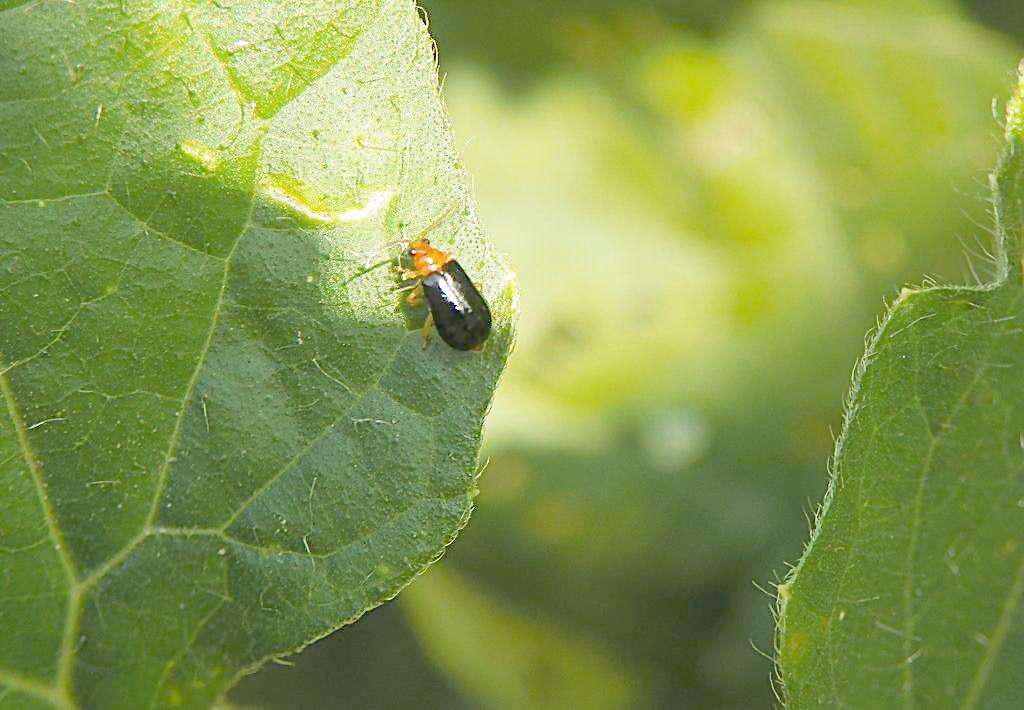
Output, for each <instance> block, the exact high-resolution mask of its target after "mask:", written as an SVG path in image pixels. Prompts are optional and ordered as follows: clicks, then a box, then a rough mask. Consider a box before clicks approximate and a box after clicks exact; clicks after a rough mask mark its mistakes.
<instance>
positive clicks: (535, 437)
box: [235, 0, 1024, 708]
mask: <svg viewBox="0 0 1024 710" xmlns="http://www.w3.org/2000/svg"><path fill="white" fill-rule="evenodd" d="M424 4H425V5H426V8H427V11H428V14H429V16H430V18H431V23H432V24H431V30H432V32H433V33H434V36H435V38H436V39H437V41H438V43H439V46H440V56H441V62H442V69H443V70H444V71H445V72H446V73H447V81H446V87H445V88H446V95H447V98H448V103H449V109H450V110H451V112H452V114H453V117H454V120H455V127H456V132H457V134H458V135H459V136H460V137H461V138H462V139H464V140H465V145H464V147H463V152H464V155H465V160H466V165H467V167H468V168H469V170H470V171H471V172H472V173H473V174H474V176H475V178H476V190H477V195H478V198H479V204H480V213H481V219H482V221H483V223H484V225H485V226H486V227H487V229H488V230H489V234H490V236H491V238H492V239H493V241H494V242H495V243H496V244H497V245H498V246H499V248H501V249H503V250H504V251H506V252H507V253H508V254H509V258H510V261H511V262H512V264H513V266H514V267H515V268H516V270H517V272H518V274H519V278H520V281H521V283H522V292H523V302H522V307H523V316H522V321H521V327H520V338H519V344H518V346H517V352H516V353H515V355H514V357H513V360H512V363H511V366H510V368H509V371H508V373H507V376H506V378H505V380H504V382H503V383H502V386H501V388H500V389H499V395H498V399H497V401H496V403H495V405H494V409H493V411H492V413H491V416H490V418H489V419H488V426H487V433H488V445H487V447H486V455H487V457H488V459H489V464H488V465H487V467H486V470H485V471H484V473H483V475H482V478H481V482H480V490H481V493H480V496H479V498H478V509H477V511H476V513H475V514H474V517H473V520H472V521H471V523H470V525H469V527H468V528H467V530H466V531H464V533H463V534H462V536H461V537H460V538H459V541H458V542H457V543H456V544H455V546H454V547H453V548H452V549H451V550H450V551H449V554H448V557H447V558H446V559H445V561H444V562H443V563H441V565H440V569H439V570H437V571H435V572H431V573H428V574H427V575H426V576H425V577H424V578H423V579H421V580H419V581H418V582H416V584H415V585H413V587H412V588H411V589H410V590H409V591H408V592H406V593H405V594H404V595H403V597H402V598H400V599H399V601H397V602H396V603H393V604H389V605H387V606H386V607H385V608H383V609H381V610H378V611H376V612H374V613H372V614H371V615H370V616H369V617H368V618H366V619H364V620H363V621H361V622H360V623H359V624H357V625H356V627H355V628H354V629H346V630H343V631H342V632H340V633H339V634H336V635H335V636H333V637H331V638H329V639H327V640H325V641H323V642H321V644H319V645H318V646H317V647H315V648H314V649H313V650H311V651H307V652H306V653H305V654H303V655H301V656H299V657H298V658H297V659H294V660H295V661H296V663H297V665H296V666H295V667H294V668H281V667H274V668H272V669H270V670H267V671H264V672H262V673H261V674H259V675H257V676H255V677H254V678H252V679H250V680H249V681H248V682H247V683H245V684H243V685H242V686H241V687H240V688H239V690H238V692H237V693H236V694H235V700H236V701H237V702H238V703H240V704H243V705H244V704H252V705H257V706H276V707H309V708H313V707H408V706H409V704H410V702H415V703H417V704H418V706H422V707H446V708H447V707H459V706H461V705H465V706H469V707H481V706H482V707H543V706H545V703H546V705H547V706H549V707H558V706H559V705H561V706H566V705H565V702H566V701H565V698H566V697H567V696H566V695H564V693H566V692H568V691H567V690H566V684H567V683H568V684H571V685H573V686H580V685H587V684H590V685H589V686H588V687H583V688H580V687H576V688H575V689H574V691H573V692H577V693H579V694H581V695H577V696H576V697H593V696H592V695H587V694H588V693H591V694H597V696H600V697H602V698H604V699H605V700H607V701H609V704H611V705H615V704H620V705H624V706H630V707H765V706H767V705H769V704H770V703H771V702H772V694H771V693H772V691H771V688H770V682H769V679H770V675H771V671H772V667H771V663H770V661H769V660H767V659H766V658H765V657H763V656H762V655H759V654H758V653H757V652H756V651H755V650H754V649H753V648H752V646H754V647H756V648H758V649H761V650H762V651H763V652H766V653H770V652H771V649H772V633H773V625H772V619H771V612H770V609H771V600H770V599H769V598H767V597H766V596H765V595H764V594H762V593H761V592H760V591H758V589H757V588H756V587H755V584H759V585H766V586H767V585H770V584H771V583H772V582H773V581H775V580H776V579H778V578H780V577H781V576H782V575H783V574H784V572H785V570H786V563H787V561H793V560H795V559H796V558H797V557H798V555H799V552H800V549H801V545H802V543H803V541H804V540H805V538H806V536H807V530H808V523H807V522H806V518H805V515H806V513H807V512H808V511H810V510H813V508H814V506H815V505H816V504H817V501H818V500H819V499H820V497H821V495H822V493H823V492H824V486H825V480H826V475H825V468H826V460H827V457H828V454H829V452H830V447H831V440H830V430H831V429H832V428H835V427H837V424H838V421H839V417H840V414H841V402H842V395H843V393H844V392H845V389H846V387H847V384H848V381H849V373H850V370H851V368H852V366H853V363H854V361H855V359H856V357H857V356H858V355H859V354H860V352H861V351H862V338H863V335H864V333H865V332H866V331H867V330H868V328H869V327H870V326H871V325H872V324H873V322H874V318H875V317H876V315H877V314H878V313H879V312H880V308H881V300H882V298H883V297H884V296H887V295H891V294H894V293H895V291H896V289H897V288H898V287H899V286H900V285H901V284H902V283H905V282H918V283H919V282H920V281H921V280H922V279H923V278H924V277H925V275H929V276H933V277H935V278H936V279H939V280H957V281H961V280H963V279H964V278H965V277H966V278H967V279H968V280H970V279H972V278H973V277H972V276H971V269H976V270H978V271H979V272H982V273H984V271H985V270H986V269H987V268H989V266H990V264H989V263H988V260H987V257H986V256H985V254H984V250H985V249H986V248H987V244H988V240H989V235H988V234H987V233H986V232H985V230H984V229H982V228H980V227H978V226H976V225H977V224H979V223H982V224H984V223H987V222H988V219H987V218H986V210H987V209H988V205H987V203H986V199H987V189H986V187H985V184H984V183H985V177H986V173H987V171H988V170H989V169H990V168H991V166H992V165H993V164H994V161H995V156H996V154H997V151H998V148H999V141H998V134H999V130H998V127H997V125H996V123H995V121H994V119H993V117H992V106H991V104H992V101H993V100H994V99H997V98H1001V97H1004V96H1005V95H1006V94H1007V89H1008V87H1009V85H1010V82H1011V79H1012V70H1013V68H1014V67H1015V65H1016V63H1017V59H1018V54H1019V49H1018V48H1017V46H1016V43H1015V40H1014V39H1013V38H1012V37H1010V36H1007V35H1004V34H1000V33H999V32H997V31H996V30H993V29H987V28H985V27H984V26H983V25H982V24H981V22H982V21H991V22H994V23H1001V22H1003V21H1006V22H1011V21H1012V20H1013V18H1012V17H1011V15H1012V12H1011V11H1006V12H1001V11H1000V10H999V7H1001V6H1002V5H1001V4H999V3H985V2H978V3H975V4H974V5H973V6H968V5H961V4H957V3H955V2H926V1H925V0H918V1H916V2H886V1H884V0H875V1H873V2H867V1H865V2H834V3H825V2H807V1H804V2H766V3H759V4H756V5H755V4H751V3H747V2H721V3H711V2H683V1H682V0H675V1H670V0H664V1H663V2H654V1H651V2H645V3H626V2H621V1H618V2H616V1H613V0H602V2H599V3H597V4H596V5H595V4H594V3H581V2H578V0H560V1H559V2H554V3H548V2H543V3H542V2H540V0H536V1H534V2H507V3H487V4H480V3H463V2H456V1H455V0H434V1H433V2H425V3H424ZM997 6H998V7H997ZM1020 20H1021V18H1017V21H1018V25H1017V26H1018V27H1021V28H1022V29H1024V27H1022V25H1021V23H1020ZM971 253H974V254H975V255H976V256H970V254H971ZM965 254H966V255H968V258H969V261H968V260H965ZM545 638H547V641H543V640H542V639H545ZM545 646H546V647H547V648H548V653H555V654H557V653H562V654H572V655H573V656H574V657H576V659H577V663H576V664H574V665H573V664H570V667H567V666H566V661H565V659H558V660H555V659H552V658H550V657H547V656H545V652H544V650H543V649H544V647H545ZM531 664H532V665H531ZM382 665H385V666H386V670H385V669H383V668H382V667H381V666H382ZM603 668H606V669H609V670H607V671H601V670H600V669H603ZM524 678H525V679H529V683H527V682H526V681H520V679H524ZM538 689H539V690H538ZM531 693H535V694H533V695H531ZM413 698H415V701H413V700H412V699H413ZM538 698H541V700H538ZM275 699H276V700H275Z"/></svg>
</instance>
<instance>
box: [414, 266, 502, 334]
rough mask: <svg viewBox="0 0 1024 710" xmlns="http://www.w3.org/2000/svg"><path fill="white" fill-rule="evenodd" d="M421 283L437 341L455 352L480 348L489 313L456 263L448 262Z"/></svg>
mask: <svg viewBox="0 0 1024 710" xmlns="http://www.w3.org/2000/svg"><path fill="white" fill-rule="evenodd" d="M422 283H423V295H424V296H425V297H426V299H427V304H428V305H429V306H430V314H431V316H432V317H433V319H434V325H435V326H436V327H437V334H438V335H440V336H441V340H443V341H444V342H446V343H448V344H449V345H450V346H452V347H453V348H455V349H456V350H473V349H475V348H479V347H480V346H481V345H483V342H484V341H485V340H487V336H488V335H489V334H490V332H491V309H490V308H488V307H487V302H486V301H484V297H483V296H481V295H480V292H479V291H477V290H476V286H474V285H473V282H472V281H470V280H469V276H467V275H466V272H465V271H463V269H462V267H461V266H460V265H459V262H457V261H455V260H454V259H452V260H449V261H448V262H447V263H446V264H445V265H444V266H442V267H441V270H440V271H435V272H434V273H432V274H430V275H429V276H426V277H424V278H423V281H422Z"/></svg>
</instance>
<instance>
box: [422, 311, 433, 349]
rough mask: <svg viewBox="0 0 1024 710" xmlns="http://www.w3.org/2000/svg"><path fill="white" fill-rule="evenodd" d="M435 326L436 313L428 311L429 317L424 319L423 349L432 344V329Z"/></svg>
mask: <svg viewBox="0 0 1024 710" xmlns="http://www.w3.org/2000/svg"><path fill="white" fill-rule="evenodd" d="M433 327H434V314H433V313H432V312H430V311H427V319H426V320H425V321H423V349H424V350H426V349H427V346H428V345H429V344H430V329H431V328H433Z"/></svg>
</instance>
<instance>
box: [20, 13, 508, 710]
mask: <svg viewBox="0 0 1024 710" xmlns="http://www.w3.org/2000/svg"><path fill="white" fill-rule="evenodd" d="M0 38H2V40H0V41H2V44H3V46H4V52H3V56H0V125H2V126H3V131H2V132H0V322H2V324H3V328H2V329H0V356H2V372H0V388H2V392H3V396H4V401H5V407H4V416H3V417H0V467H2V480H3V481H4V485H3V486H0V590H2V591H0V620H2V627H3V629H4V634H3V636H2V638H0V698H3V699H5V702H14V703H19V702H21V698H25V697H31V698H34V699H35V700H36V701H38V702H39V703H41V704H42V705H44V706H45V705H47V704H52V705H57V706H70V705H74V704H77V705H80V706H83V707H147V706H165V705H190V706H195V705H198V706H201V705H206V704H209V703H211V702H212V701H213V700H214V699H215V698H216V697H217V696H218V695H219V694H220V693H221V692H222V691H223V690H224V689H225V688H227V687H229V686H230V685H231V683H232V682H233V679H234V678H236V677H237V676H238V675H239V673H240V672H242V671H243V670H244V669H247V668H251V667H254V666H255V665H258V664H259V663H261V662H262V661H263V660H265V659H266V658H267V657H269V656H273V655H276V654H281V653H286V652H290V651H292V650H294V649H296V648H298V647H300V646H302V645H304V644H305V643H308V642H309V641H310V640H312V639H314V638H317V637H319V636H322V635H324V634H326V633H328V632H329V631H331V630H333V629H336V628H337V627H339V626H340V625H342V624H343V623H345V622H347V621H351V620H353V619H355V618H357V617H358V616H359V615H360V614H362V613H363V612H364V611H365V610H366V609H368V608H370V607H372V606H375V605H376V604H379V603H380V602H381V601H383V600H384V599H387V598H390V597H392V596H393V595H394V594H396V593H397V592H398V590H399V589H401V588H402V587H403V586H404V585H405V584H406V583H408V581H409V580H410V579H411V578H412V577H413V576H414V575H415V574H417V573H418V572H419V571H421V570H422V569H423V568H424V567H425V566H426V565H427V564H429V562H430V561H431V560H433V559H435V558H436V557H437V556H438V555H439V553H440V551H441V550H442V549H443V547H444V545H445V544H447V543H448V542H449V541H450V540H451V539H452V538H453V537H454V535H455V533H456V531H457V530H458V529H459V528H460V527H461V526H462V525H463V524H464V523H465V521H466V518H467V516H468V514H469V510H470V507H471V495H472V492H473V479H474V475H475V466H476V455H477V449H478V445H479V433H480V426H481V421H482V417H483V413H484V411H485V409H486V407H487V405H488V402H489V400H490V397H491V393H492V391H493V388H494V386H495V384H496V380H497V377H498V375H499V373H500V371H501V369H502V367H503V365H504V362H505V359H506V357H507V354H508V350H509V348H510V345H511V338H512V334H511V323H512V318H513V313H514V298H515V293H514V284H513V283H512V280H511V275H510V273H509V271H508V269H507V267H506V266H505V265H504V264H503V262H502V261H501V260H500V259H499V258H497V257H496V256H495V255H494V254H493V252H492V251H491V250H490V249H489V247H488V246H487V245H486V243H485V242H484V241H483V239H482V235H481V231H480V228H479V226H478V225H477V223H476V221H475V218H474V217H473V213H472V209H471V204H470V199H471V197H470V194H469V181H468V178H467V176H466V175H465V174H464V173H463V172H462V170H461V168H460V164H459V162H458V158H457V156H456V154H455V151H454V148H453V146H452V142H451V139H450V132H449V127H448V120H447V118H446V115H445V113H444V111H443V109H442V106H441V101H440V98H439V95H438V91H437V74H436V67H435V64H434V54H433V48H432V43H431V40H430V38H429V36H428V35H427V33H426V31H425V28H424V26H423V24H422V22H421V21H420V18H419V16H418V15H417V13H416V9H415V6H414V4H413V3H412V2H407V1H406V0H379V2H378V1H377V0H351V1H349V2H314V1H308V2H298V3H289V4H287V5H283V4H280V3H270V2H267V3H240V4H236V5H233V6H230V7H228V6H225V5H223V4H220V3H207V2H187V3H183V4H177V3H163V2H152V3H147V2H133V3H125V2H111V3H92V4H90V5H89V6H88V7H86V6H84V5H76V4H71V3H31V4H27V5H19V4H13V5H10V4H8V6H7V9H6V10H5V11H3V12H2V13H0ZM453 202H457V203H459V204H460V205H466V207H465V208H464V209H460V210H458V211H457V212H456V213H455V216H453V217H452V218H451V219H450V220H448V221H447V222H446V223H445V224H444V225H443V226H442V227H441V228H440V229H439V230H438V231H437V232H436V233H435V234H434V235H433V236H434V238H435V241H436V242H437V243H439V244H440V245H442V247H443V248H447V249H450V250H451V251H452V252H453V253H454V254H455V255H456V256H457V257H458V258H459V260H460V262H461V263H462V264H463V265H464V266H465V267H466V269H467V270H468V271H469V272H470V274H471V275H472V276H473V277H474V279H475V280H476V281H477V283H478V284H479V285H480V286H481V287H482V289H483V291H484V292H485V294H486V295H487V297H489V299H490V300H491V303H492V305H493V308H494V311H495V316H496V319H495V320H496V323H495V333H494V334H493V336H492V338H491V340H490V341H489V343H488V346H487V348H486V349H485V350H484V352H483V353H482V354H476V353H468V354H467V353H459V352H456V351H453V350H451V349H450V348H448V347H447V346H445V345H444V344H442V343H440V342H438V341H437V340H436V339H435V341H434V342H433V344H432V345H431V346H430V347H428V348H423V347H422V345H421V343H422V339H421V337H420V335H419V333H418V332H410V331H411V330H415V327H416V325H417V324H416V323H415V322H414V321H415V319H412V320H410V318H409V314H407V313H405V312H404V311H402V310H401V309H399V307H398V305H399V302H400V298H401V295H400V294H396V293H395V291H394V288H395V282H394V277H393V276H392V275H391V273H390V272H389V271H388V269H387V268H385V267H381V268H376V269H367V268H365V261H366V255H367V254H368V253H369V252H372V251H373V250H375V249H377V248H379V247H380V246H381V245H382V244H383V243H384V242H386V241H388V240H390V239H394V238H396V237H398V236H400V234H401V233H402V232H403V231H405V230H406V229H408V230H416V229H419V228H420V227H421V226H423V225H425V224H427V223H428V222H430V221H431V220H432V219H433V218H434V217H435V216H436V215H438V214H439V213H441V212H442V211H443V210H444V208H445V207H446V206H447V205H449V204H451V203H453Z"/></svg>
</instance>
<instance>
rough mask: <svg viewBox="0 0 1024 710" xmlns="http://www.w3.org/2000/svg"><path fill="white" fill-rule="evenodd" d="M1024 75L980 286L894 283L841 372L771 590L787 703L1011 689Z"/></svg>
mask: <svg viewBox="0 0 1024 710" xmlns="http://www.w3.org/2000/svg"><path fill="white" fill-rule="evenodd" d="M1022 107H1024V78H1022V81H1021V84H1020V85H1019V87H1018V89H1017V92H1016V94H1015V96H1014V98H1013V99H1012V101H1011V102H1010V106H1009V110H1008V118H1007V137H1006V139H1007V148H1006V152H1005V154H1004V157H1003V159H1002V161H1001V163H1000V165H999V167H998V168H997V170H996V173H995V175H994V179H993V183H994V191H995V216H996V228H997V236H998V240H999V251H998V254H997V263H996V268H997V272H998V274H999V277H998V279H997V280H996V282H995V283H992V284H990V285H986V286H981V287H976V288H967V287H953V286H942V287H931V288H924V289H918V290H910V289H904V290H903V291H902V293H901V294H900V296H899V298H898V299H897V301H896V303H895V304H893V306H892V308H891V309H890V310H889V312H888V314H887V315H886V316H885V318H884V319H883V321H882V322H881V324H880V325H879V327H878V329H877V331H876V332H875V334H874V335H873V336H872V337H871V338H870V339H869V341H868V345H867V350H866V352H865V355H864V358H863V359H862V360H861V362H860V365H859V366H858V368H857V370H856V373H855V376H854V381H853V386H852V389H851V394H850V400H849V404H848V408H847V414H846V421H845V425H844V427H843V432H842V435H841V436H840V438H839V441H838V442H837V444H836V451H835V458H834V465H833V470H832V478H831V482H830V487H829V491H828V494H827V495H826V499H825V503H824V504H823V506H822V509H821V512H820V513H819V519H818V524H817V529H816V530H815V532H814V535H813V538H812V541H811V543H810V545H809V547H808V549H807V551H806V553H805V554H804V557H803V559H802V560H801V561H800V564H799V565H798V567H797V568H796V569H795V570H794V571H793V573H792V575H791V576H790V578H789V579H788V580H787V582H786V583H785V584H783V585H781V586H780V587H779V601H780V614H781V618H780V630H779V664H780V670H781V680H782V682H783V687H784V691H785V695H786V697H787V698H788V701H789V704H790V706H791V707H794V708H802V707H840V706H843V707H928V706H933V707H953V706H956V707H965V708H974V707H1013V706H1015V705H1017V704H1018V703H1019V702H1020V695H1019V693H1020V688H1021V685H1022V683H1024V625H1022V623H1021V622H1022V606H1021V601H1022V598H1024V525H1022V521H1024V375H1022V370H1021V355H1022V353H1024V327H1022V319H1024V286H1022V278H1024V268H1022V262H1021V260H1022V256H1024V111H1022Z"/></svg>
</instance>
